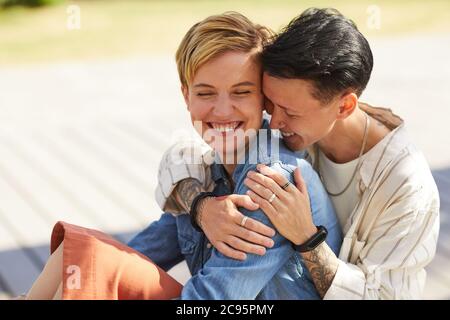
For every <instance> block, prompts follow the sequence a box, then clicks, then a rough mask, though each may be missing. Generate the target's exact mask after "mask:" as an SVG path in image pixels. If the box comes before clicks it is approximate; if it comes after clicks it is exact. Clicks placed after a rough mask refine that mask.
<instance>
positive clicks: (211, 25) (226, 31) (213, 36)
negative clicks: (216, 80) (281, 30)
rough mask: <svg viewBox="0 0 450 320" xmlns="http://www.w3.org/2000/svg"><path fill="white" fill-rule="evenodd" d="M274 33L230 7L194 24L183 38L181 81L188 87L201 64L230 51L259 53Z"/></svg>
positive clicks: (179, 65)
mask: <svg viewBox="0 0 450 320" xmlns="http://www.w3.org/2000/svg"><path fill="white" fill-rule="evenodd" d="M273 35H274V33H273V32H272V31H271V30H270V29H268V28H266V27H263V26H261V25H258V24H254V23H253V22H251V21H250V20H249V19H248V18H247V17H245V16H244V15H242V14H240V13H237V12H233V11H228V12H225V13H223V14H219V15H214V16H210V17H208V18H206V19H204V20H202V21H200V22H198V23H196V24H194V25H193V26H192V27H191V28H190V29H189V31H188V32H187V33H186V35H185V36H184V38H183V40H182V41H181V43H180V45H179V47H178V50H177V53H176V61H177V68H178V75H179V77H180V81H181V84H182V85H183V86H184V87H188V85H189V83H191V81H192V79H193V77H194V75H195V73H196V72H197V70H198V68H200V66H201V65H203V64H204V63H206V62H208V61H209V60H211V59H213V58H215V57H217V56H218V55H220V54H222V53H224V52H228V51H240V52H245V53H248V52H254V53H255V55H256V56H257V57H259V54H260V53H261V52H262V49H263V47H264V46H265V45H266V44H267V43H268V42H269V41H270V40H271V39H272V38H273Z"/></svg>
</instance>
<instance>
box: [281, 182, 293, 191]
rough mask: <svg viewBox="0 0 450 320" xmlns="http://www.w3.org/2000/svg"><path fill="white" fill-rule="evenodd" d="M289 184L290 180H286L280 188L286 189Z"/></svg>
mask: <svg viewBox="0 0 450 320" xmlns="http://www.w3.org/2000/svg"><path fill="white" fill-rule="evenodd" d="M290 184H291V182H290V181H288V182H286V183H285V184H284V185H283V186H282V187H281V188H282V189H283V190H286V188H287V187H289V185H290Z"/></svg>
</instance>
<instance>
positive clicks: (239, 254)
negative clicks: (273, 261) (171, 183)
mask: <svg viewBox="0 0 450 320" xmlns="http://www.w3.org/2000/svg"><path fill="white" fill-rule="evenodd" d="M202 201H205V202H204V203H200V204H199V208H201V212H199V213H198V218H199V219H200V221H198V223H199V225H200V226H201V227H202V229H203V232H205V235H206V237H207V238H208V239H209V241H210V242H211V244H212V245H213V246H214V247H215V248H216V249H217V250H218V251H219V252H220V253H222V254H223V255H225V256H227V257H229V258H232V259H236V260H245V259H246V258H247V255H246V254H245V253H253V254H258V255H264V254H265V253H266V249H265V248H271V247H272V246H273V245H274V242H273V240H272V239H271V237H273V236H274V235H275V230H273V229H272V228H269V227H268V226H266V225H264V224H263V223H261V222H259V221H256V220H254V219H252V218H248V219H247V221H246V222H245V225H244V226H241V222H242V219H244V217H245V216H244V215H243V214H242V213H240V212H239V211H238V209H237V207H244V208H246V209H248V210H257V209H258V208H259V206H258V205H257V204H256V203H254V202H253V201H252V200H251V199H250V197H249V196H247V195H237V194H232V195H229V196H224V197H216V198H214V197H212V198H206V199H204V200H202Z"/></svg>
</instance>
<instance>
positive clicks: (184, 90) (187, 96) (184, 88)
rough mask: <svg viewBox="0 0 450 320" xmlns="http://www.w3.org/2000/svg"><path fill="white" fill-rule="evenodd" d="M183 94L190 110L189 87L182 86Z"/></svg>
mask: <svg viewBox="0 0 450 320" xmlns="http://www.w3.org/2000/svg"><path fill="white" fill-rule="evenodd" d="M181 93H182V94H183V98H184V102H185V103H186V107H187V109H188V110H189V89H188V87H185V86H183V85H182V86H181Z"/></svg>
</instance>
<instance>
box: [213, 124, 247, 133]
mask: <svg viewBox="0 0 450 320" xmlns="http://www.w3.org/2000/svg"><path fill="white" fill-rule="evenodd" d="M206 124H207V125H208V127H210V128H211V129H214V130H216V131H217V132H220V133H221V134H227V133H232V132H234V131H236V130H237V129H240V128H241V127H242V125H243V124H244V122H243V121H232V122H226V123H224V122H207V123H206Z"/></svg>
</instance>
